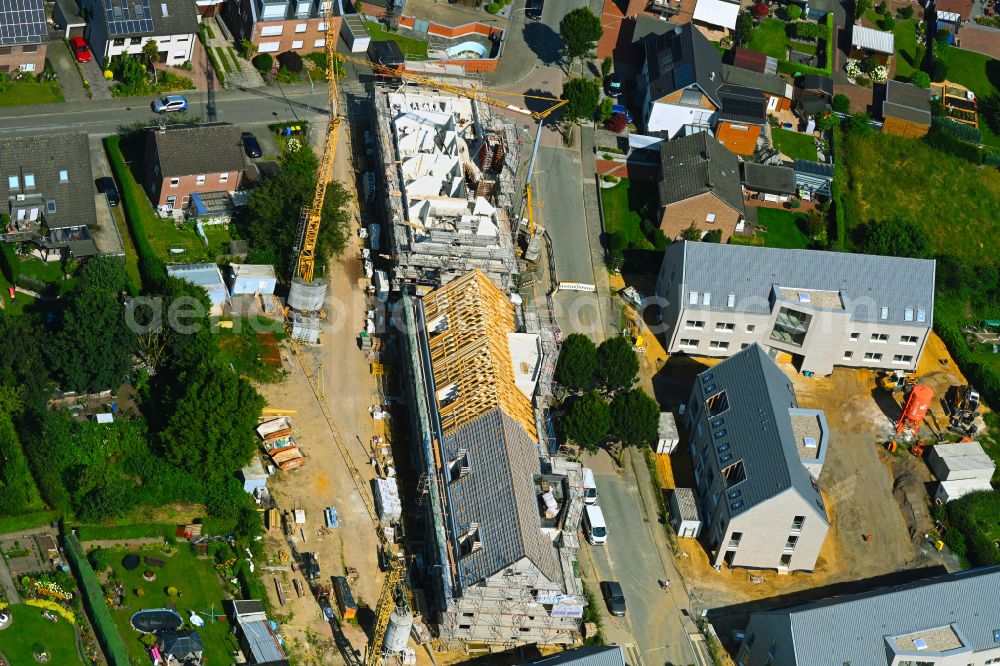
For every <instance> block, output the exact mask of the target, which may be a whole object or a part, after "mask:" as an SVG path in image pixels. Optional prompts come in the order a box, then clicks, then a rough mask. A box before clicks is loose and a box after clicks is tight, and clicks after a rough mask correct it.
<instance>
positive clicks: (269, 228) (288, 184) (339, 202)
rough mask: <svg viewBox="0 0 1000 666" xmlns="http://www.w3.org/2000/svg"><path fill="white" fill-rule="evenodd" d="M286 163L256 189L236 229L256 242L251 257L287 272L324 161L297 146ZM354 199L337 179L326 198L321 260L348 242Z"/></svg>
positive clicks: (284, 161) (238, 219)
mask: <svg viewBox="0 0 1000 666" xmlns="http://www.w3.org/2000/svg"><path fill="white" fill-rule="evenodd" d="M280 163H281V169H279V170H278V171H277V172H276V173H275V174H274V175H272V176H270V177H268V178H266V179H265V180H264V182H263V183H261V184H260V185H259V186H258V187H256V188H254V189H253V191H252V192H251V193H250V198H249V201H248V202H247V206H246V207H245V208H244V209H243V212H242V214H241V215H240V216H239V217H238V218H237V220H236V228H237V230H238V232H239V234H240V236H241V237H242V238H245V239H246V240H248V241H250V246H251V247H252V248H253V249H252V251H251V257H250V260H251V261H254V262H257V263H268V264H273V265H274V266H275V268H276V269H277V271H278V272H279V273H280V274H281V275H283V276H285V277H287V276H288V274H289V269H290V267H291V264H292V260H293V259H294V257H293V253H292V247H293V246H294V245H295V244H296V242H297V239H298V228H299V215H300V211H301V209H302V206H305V205H307V204H309V203H310V202H311V201H312V196H313V191H314V190H315V188H316V169H317V168H318V167H319V161H318V160H317V158H316V155H315V153H313V151H311V150H297V151H294V152H290V153H287V154H286V155H284V156H283V157H282V158H281V160H280ZM348 201H350V195H349V194H348V192H347V190H346V189H345V188H344V186H343V185H342V184H341V183H340V182H338V181H336V180H334V181H331V182H330V184H329V185H328V186H327V188H326V198H325V199H324V201H323V216H322V222H321V224H320V230H319V240H318V243H317V257H318V258H319V261H320V262H322V261H324V260H325V259H326V258H327V257H329V256H330V255H333V254H338V253H340V252H341V251H342V250H343V249H344V247H345V246H346V244H347V234H348V233H349V230H350V224H351V218H350V213H349V212H348V210H347V203H348Z"/></svg>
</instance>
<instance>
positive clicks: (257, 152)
mask: <svg viewBox="0 0 1000 666" xmlns="http://www.w3.org/2000/svg"><path fill="white" fill-rule="evenodd" d="M242 138H243V150H244V151H246V154H247V157H260V156H261V155H263V154H264V153H263V151H261V149H260V142H259V141H257V137H255V136H254V135H253V134H251V133H250V132H243V136H242Z"/></svg>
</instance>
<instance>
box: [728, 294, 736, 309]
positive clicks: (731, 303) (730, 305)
mask: <svg viewBox="0 0 1000 666" xmlns="http://www.w3.org/2000/svg"><path fill="white" fill-rule="evenodd" d="M726 307H727V308H735V307H736V294H729V297H728V298H727V299H726Z"/></svg>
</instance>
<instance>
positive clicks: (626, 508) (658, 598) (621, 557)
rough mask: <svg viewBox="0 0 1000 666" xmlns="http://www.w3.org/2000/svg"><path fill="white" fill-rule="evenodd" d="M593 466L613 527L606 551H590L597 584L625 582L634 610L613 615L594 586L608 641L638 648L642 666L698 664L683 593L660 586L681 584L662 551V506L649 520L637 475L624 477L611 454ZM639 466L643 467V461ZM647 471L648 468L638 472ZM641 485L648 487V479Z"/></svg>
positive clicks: (653, 510) (596, 548) (601, 500)
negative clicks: (682, 606)
mask: <svg viewBox="0 0 1000 666" xmlns="http://www.w3.org/2000/svg"><path fill="white" fill-rule="evenodd" d="M602 463H603V464H602ZM589 464H590V465H591V466H592V467H593V468H594V478H595V480H596V481H597V488H598V492H599V496H598V504H599V505H600V507H601V510H602V511H603V513H604V520H605V522H607V524H608V541H607V544H605V545H604V546H590V545H589V544H588V545H585V546H584V547H585V548H586V549H587V550H588V552H589V555H590V564H592V571H594V573H595V574H596V577H597V580H599V581H600V580H617V581H618V582H619V583H621V586H622V590H623V592H624V593H625V605H626V607H627V609H628V611H627V612H626V614H625V617H623V618H616V617H611V616H610V615H608V614H607V608H606V606H605V605H604V600H603V598H601V597H600V591H599V590H598V589H597V586H596V584H595V585H594V587H595V589H594V594H595V595H597V596H598V603H599V604H600V605H601V610H602V612H603V613H604V615H605V619H604V631H605V639H606V640H607V641H608V642H609V643H618V644H620V645H629V644H632V645H635V647H636V651H637V652H638V653H639V654H640V658H641V662H642V663H641V666H663V665H672V664H683V665H686V664H695V663H698V659H697V658H696V656H695V655H694V653H693V650H692V648H691V644H690V641H689V639H688V629H687V628H685V627H684V626H683V624H682V620H681V617H682V616H681V614H680V610H679V608H678V605H677V603H678V600H679V602H680V603H681V604H683V603H684V600H683V599H684V597H683V592H682V591H681V590H679V589H677V588H676V587H675V588H674V589H673V590H672V593H671V594H667V593H665V592H664V591H663V590H662V589H660V587H659V585H658V583H657V581H658V580H660V579H668V580H672V581H673V582H674V584H675V585H678V584H679V582H680V580H679V577H678V575H677V573H676V572H675V570H674V569H673V565H672V562H671V561H670V560H669V556H668V555H667V554H666V553H664V552H663V551H662V548H663V547H664V545H665V544H663V543H661V542H663V541H664V536H663V532H662V530H663V528H662V527H661V526H660V525H659V524H658V523H657V522H656V507H655V506H653V507H649V508H648V516H649V518H648V519H647V512H646V511H645V510H644V508H643V499H642V497H641V496H640V493H639V488H638V486H637V481H636V477H635V476H633V475H632V473H631V470H629V472H627V473H626V474H624V475H622V474H618V473H617V472H615V471H614V470H613V469H612V468H611V466H610V461H609V459H608V458H607V456H606V455H602V456H600V457H599V458H597V459H591V462H590V463H589ZM626 464H628V463H626ZM637 465H642V461H641V458H640V459H638V460H637ZM644 471H645V467H642V469H641V470H638V469H637V472H644ZM641 482H645V483H648V477H643V479H642V480H641ZM654 531H655V532H654ZM668 567H669V568H668ZM630 663H631V662H630Z"/></svg>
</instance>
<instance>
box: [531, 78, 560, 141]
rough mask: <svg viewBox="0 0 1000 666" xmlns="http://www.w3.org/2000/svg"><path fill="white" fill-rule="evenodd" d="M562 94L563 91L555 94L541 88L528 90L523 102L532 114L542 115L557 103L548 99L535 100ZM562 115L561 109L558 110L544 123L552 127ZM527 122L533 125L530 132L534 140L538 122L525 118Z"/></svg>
mask: <svg viewBox="0 0 1000 666" xmlns="http://www.w3.org/2000/svg"><path fill="white" fill-rule="evenodd" d="M561 92H562V91H559V92H555V93H554V92H552V91H551V90H542V89H541V88H529V89H528V90H525V91H524V99H523V100H522V101H523V102H524V108H526V109H527V110H528V111H531V112H532V113H542V112H544V111H547V110H548V109H550V108H552V105H553V104H555V102H552V101H550V100H548V99H533V98H535V97H548V98H553V97H558V96H559V95H560V93H561ZM561 115H562V112H561V111H560V110H559V109H557V110H555V111H553V112H552V115H550V116H549V117H548V118H546V119H545V121H544V122H545V124H546V125H552V123H554V122H556V121H558V120H559V118H560V116H561ZM525 121H526V122H529V123H531V125H529V128H530V130H529V131H530V132H531V136H532V139H534V136H535V129H534V127H535V125H536V124H537V122H538V121H535V120H532V119H530V118H525Z"/></svg>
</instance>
